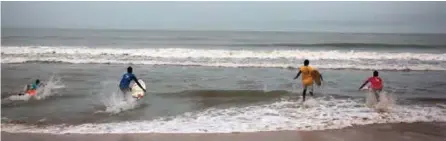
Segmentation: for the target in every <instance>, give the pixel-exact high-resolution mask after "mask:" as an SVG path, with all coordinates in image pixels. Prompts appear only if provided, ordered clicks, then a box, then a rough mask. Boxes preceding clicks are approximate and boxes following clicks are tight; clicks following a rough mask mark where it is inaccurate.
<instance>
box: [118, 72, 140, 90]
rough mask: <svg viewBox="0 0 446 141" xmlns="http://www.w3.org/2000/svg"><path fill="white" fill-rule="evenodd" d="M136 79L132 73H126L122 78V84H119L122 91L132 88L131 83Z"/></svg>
mask: <svg viewBox="0 0 446 141" xmlns="http://www.w3.org/2000/svg"><path fill="white" fill-rule="evenodd" d="M133 79H136V77H135V75H133V74H132V73H126V74H124V75H123V76H122V79H121V82H120V83H119V87H120V88H121V89H125V88H129V86H130V82H131V81H132V80H133Z"/></svg>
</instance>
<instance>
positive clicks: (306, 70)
mask: <svg viewBox="0 0 446 141" xmlns="http://www.w3.org/2000/svg"><path fill="white" fill-rule="evenodd" d="M299 70H300V72H301V75H302V84H303V85H305V86H310V85H313V77H312V76H311V72H313V70H314V69H313V68H312V67H310V66H301V67H299Z"/></svg>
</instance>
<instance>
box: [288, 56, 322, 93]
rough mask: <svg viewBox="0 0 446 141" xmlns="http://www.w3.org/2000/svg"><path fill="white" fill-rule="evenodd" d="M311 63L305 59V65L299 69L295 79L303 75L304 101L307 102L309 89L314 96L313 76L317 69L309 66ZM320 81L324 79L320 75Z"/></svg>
mask: <svg viewBox="0 0 446 141" xmlns="http://www.w3.org/2000/svg"><path fill="white" fill-rule="evenodd" d="M309 64H310V61H309V60H307V59H305V61H304V65H303V66H301V67H299V72H298V73H297V75H296V77H294V79H297V78H299V76H300V74H302V84H303V87H304V90H303V92H302V98H303V101H305V96H306V95H307V89H310V95H311V96H313V76H312V75H311V74H312V73H313V71H314V70H315V69H313V68H312V67H310V66H309ZM319 76H320V79H321V80H323V79H322V75H319Z"/></svg>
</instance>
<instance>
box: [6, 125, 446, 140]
mask: <svg viewBox="0 0 446 141" xmlns="http://www.w3.org/2000/svg"><path fill="white" fill-rule="evenodd" d="M445 139H446V123H444V122H429V123H397V124H374V125H365V126H355V127H349V128H344V129H336V130H323V131H271V132H251V133H198V134H196V133H194V134H186V133H184V134H183V133H177V134H171V133H134V134H39V133H7V132H2V140H3V141H29V140H33V141H62V140H63V141H139V140H151V141H173V140H182V141H192V140H206V141H245V140H257V141H271V140H281V141H325V140H326V141H358V140H361V141H378V140H379V141H444V140H445Z"/></svg>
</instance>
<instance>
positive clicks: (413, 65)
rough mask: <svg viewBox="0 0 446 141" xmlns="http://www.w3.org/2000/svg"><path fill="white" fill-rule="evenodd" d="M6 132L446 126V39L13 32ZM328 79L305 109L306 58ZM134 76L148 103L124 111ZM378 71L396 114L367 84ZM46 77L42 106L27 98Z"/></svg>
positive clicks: (4, 85)
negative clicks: (124, 81) (377, 105)
mask: <svg viewBox="0 0 446 141" xmlns="http://www.w3.org/2000/svg"><path fill="white" fill-rule="evenodd" d="M1 33H2V37H1V45H2V47H1V65H2V66H1V97H2V104H1V112H2V113H1V117H2V131H7V132H13V133H18V132H25V133H55V134H59V133H231V132H257V131H283V130H304V131H313V130H326V129H342V128H346V127H350V126H355V125H368V124H378V123H412V122H446V81H445V80H446V40H444V39H446V34H398V33H393V34H390V33H386V34H379V33H323V32H320V33H319V32H318V33H315V32H272V31H163V30H100V29H8V28H2V30H1ZM305 59H309V60H310V66H313V67H315V68H317V69H318V70H319V71H320V72H321V74H322V75H323V78H324V83H323V85H322V86H320V87H315V96H314V97H312V98H310V99H309V100H307V102H305V103H303V102H301V101H302V99H301V91H302V86H301V82H300V78H299V80H293V78H294V77H295V75H296V73H297V69H296V68H298V67H299V66H301V65H303V60H305ZM128 66H132V67H133V71H134V74H135V75H136V76H137V77H138V78H139V79H142V80H144V81H145V83H146V85H147V91H148V92H147V93H146V96H145V97H144V98H143V99H142V100H139V101H132V100H127V101H126V102H125V101H123V99H124V98H123V97H124V96H123V95H122V94H121V93H119V89H118V88H117V86H118V83H119V80H120V79H121V77H122V75H123V74H124V73H125V72H126V68H127V67H128ZM373 70H378V71H379V72H380V76H381V77H382V79H383V81H384V86H385V87H384V90H385V92H386V93H387V94H388V95H389V96H392V97H393V100H394V103H392V105H391V106H389V107H390V110H388V111H386V112H382V113H381V112H377V111H376V110H375V109H374V108H369V107H367V106H366V100H367V98H366V97H367V96H366V95H367V92H365V91H359V90H358V88H359V86H360V85H361V84H362V83H363V82H364V81H365V80H366V79H367V78H368V77H370V76H371V75H372V72H373ZM35 79H40V80H41V81H43V82H44V83H46V86H45V87H44V88H42V89H41V90H40V91H39V94H38V97H36V98H29V97H23V96H22V97H20V96H16V94H17V93H19V92H20V91H21V90H22V89H23V86H24V85H26V84H29V83H32V82H33V81H34V80H35Z"/></svg>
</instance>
